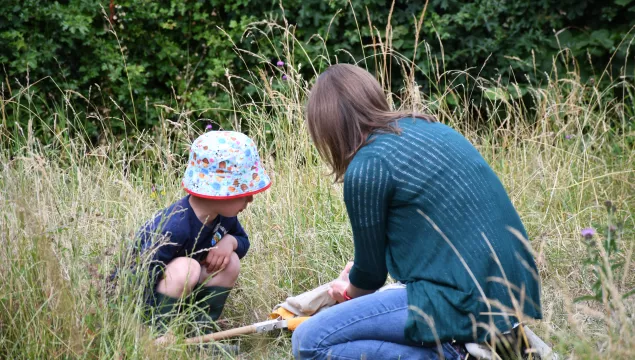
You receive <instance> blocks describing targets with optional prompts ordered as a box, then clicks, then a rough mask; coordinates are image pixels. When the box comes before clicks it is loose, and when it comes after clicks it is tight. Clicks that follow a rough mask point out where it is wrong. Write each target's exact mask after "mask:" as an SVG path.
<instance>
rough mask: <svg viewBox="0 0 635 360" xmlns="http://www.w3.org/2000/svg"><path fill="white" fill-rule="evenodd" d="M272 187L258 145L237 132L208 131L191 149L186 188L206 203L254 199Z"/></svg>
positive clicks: (186, 173)
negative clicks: (261, 160)
mask: <svg viewBox="0 0 635 360" xmlns="http://www.w3.org/2000/svg"><path fill="white" fill-rule="evenodd" d="M269 186H271V179H269V176H268V175H267V172H266V171H265V169H264V167H263V166H262V163H261V162H260V156H258V150H257V149H256V144H255V143H254V141H253V140H251V139H250V138H249V137H248V136H247V135H245V134H242V133H239V132H235V131H209V132H206V133H205V134H203V135H201V136H199V137H198V138H197V139H196V140H195V141H194V143H193V144H192V146H191V147H190V159H189V161H188V165H187V169H185V176H184V178H183V188H184V189H185V191H187V192H188V193H190V194H192V195H194V196H198V197H202V198H207V199H217V200H222V199H231V198H238V197H243V196H249V195H254V194H257V193H259V192H262V191H265V190H267V189H268V188H269Z"/></svg>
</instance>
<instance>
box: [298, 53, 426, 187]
mask: <svg viewBox="0 0 635 360" xmlns="http://www.w3.org/2000/svg"><path fill="white" fill-rule="evenodd" d="M306 114H307V125H308V128H309V133H310V134H311V139H312V140H313V143H314V144H315V146H316V147H317V150H318V152H319V153H320V156H321V157H322V158H323V159H324V160H325V161H326V162H327V163H328V164H329V165H330V166H331V169H332V171H333V174H335V181H336V182H337V181H341V180H342V178H343V176H344V173H345V172H346V168H347V167H348V164H350V162H351V160H352V159H353V157H354V156H355V154H356V153H357V151H358V150H359V149H360V148H361V147H363V146H364V145H366V141H367V138H368V136H369V135H370V134H372V133H393V134H399V133H400V129H399V127H398V126H397V120H399V119H401V118H407V117H417V118H421V119H425V120H428V121H435V120H434V118H433V117H432V116H427V115H422V114H415V113H412V112H405V111H402V112H398V111H392V110H390V107H389V106H388V101H387V100H386V95H385V94H384V91H383V90H382V88H381V85H379V82H377V80H376V79H375V78H374V77H373V76H372V75H371V74H370V73H369V72H368V71H366V70H364V69H362V68H360V67H358V66H355V65H349V64H336V65H331V66H329V67H328V68H327V69H326V70H325V71H324V72H323V73H322V74H320V76H318V78H317V81H316V82H315V85H313V88H312V89H311V92H310V94H309V101H308V104H307V109H306Z"/></svg>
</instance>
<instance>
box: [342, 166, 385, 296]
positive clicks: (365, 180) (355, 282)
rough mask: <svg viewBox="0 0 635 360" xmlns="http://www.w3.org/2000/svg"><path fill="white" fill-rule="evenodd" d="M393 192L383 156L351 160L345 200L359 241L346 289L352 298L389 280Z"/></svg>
mask: <svg viewBox="0 0 635 360" xmlns="http://www.w3.org/2000/svg"><path fill="white" fill-rule="evenodd" d="M391 194H392V178H391V175H390V170H389V168H388V166H386V164H384V161H383V160H382V159H381V158H377V157H368V156H367V157H364V158H359V159H358V158H356V159H354V161H352V162H351V164H350V165H349V168H348V169H347V171H346V174H345V176H344V202H345V203H346V210H347V211H348V216H349V219H350V221H351V227H352V229H353V242H354V244H355V262H354V264H353V265H352V267H351V270H350V275H349V279H350V285H349V288H348V289H347V292H346V294H347V295H348V296H350V297H351V298H352V297H357V296H362V295H365V294H368V293H370V292H374V291H375V290H377V289H379V288H380V287H381V286H382V285H384V283H385V282H386V278H387V276H388V270H387V268H386V242H387V237H386V222H387V217H388V207H389V204H390V197H391ZM349 292H350V294H349Z"/></svg>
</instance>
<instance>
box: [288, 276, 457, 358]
mask: <svg viewBox="0 0 635 360" xmlns="http://www.w3.org/2000/svg"><path fill="white" fill-rule="evenodd" d="M407 297H408V296H407V294H406V289H403V288H402V289H391V290H386V291H382V292H376V293H373V294H370V295H366V296H362V297H359V298H356V299H353V300H349V301H346V302H344V303H341V304H338V305H335V306H333V307H331V308H329V309H326V310H324V311H321V312H319V313H318V314H316V315H314V316H313V317H311V318H310V319H309V320H307V321H305V322H304V323H302V324H301V325H300V326H299V327H298V328H297V329H296V330H295V332H294V333H293V338H292V343H293V355H294V356H295V358H296V359H303V360H304V359H332V360H339V359H346V360H348V359H350V360H359V359H368V360H373V359H380V360H387V359H408V360H409V359H422V360H428V359H444V358H445V359H447V360H458V359H460V356H459V354H458V352H457V351H456V350H455V349H454V348H453V347H452V345H450V344H449V343H445V344H442V346H441V349H439V348H438V347H423V346H420V345H417V344H415V343H413V342H411V341H409V340H408V339H406V337H405V336H404V328H405V325H406V318H407V316H408V299H407ZM439 350H441V352H442V355H440V354H439Z"/></svg>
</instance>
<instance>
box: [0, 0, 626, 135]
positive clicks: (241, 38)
mask: <svg viewBox="0 0 635 360" xmlns="http://www.w3.org/2000/svg"><path fill="white" fill-rule="evenodd" d="M6 1H7V0H5V2H6ZM9 1H10V2H11V3H10V4H8V5H6V6H3V10H4V11H3V12H2V14H0V48H2V49H3V51H2V52H1V53H0V63H2V66H3V70H4V79H3V80H4V81H3V82H2V83H3V84H2V87H1V90H2V96H3V97H4V98H5V99H9V98H12V97H16V96H23V95H24V94H22V93H20V89H24V88H25V87H27V85H29V84H31V83H34V82H35V81H37V80H42V79H44V80H42V81H40V82H39V83H38V84H37V85H36V86H33V87H31V88H30V90H32V91H33V92H32V93H31V94H26V95H28V96H33V97H35V98H37V100H38V101H35V102H29V103H33V104H37V106H39V107H41V108H43V109H46V108H48V107H52V106H53V105H52V104H51V102H50V101H49V99H50V98H51V96H52V95H51V94H52V93H54V92H59V91H60V89H62V90H64V91H66V90H72V91H73V92H74V93H72V94H75V95H72V96H80V95H81V97H83V98H85V99H86V100H87V101H86V104H89V103H90V104H100V105H99V106H98V107H93V108H89V106H88V105H86V108H85V109H76V110H77V111H87V112H95V113H97V114H102V115H105V116H95V117H93V118H91V119H93V120H92V122H87V123H82V124H78V126H79V127H80V128H81V129H82V131H84V132H85V133H86V134H88V135H89V136H92V137H94V138H96V137H97V135H99V134H100V132H101V131H102V130H103V129H104V128H105V127H104V126H102V125H101V124H100V121H103V119H104V118H107V120H108V122H109V126H108V127H107V128H109V129H113V131H115V132H117V131H119V133H124V131H125V130H124V129H126V128H129V126H126V125H134V127H136V128H137V129H148V128H151V127H152V126H154V125H156V124H157V121H158V119H159V118H160V117H159V116H157V113H160V112H168V113H169V114H170V116H172V117H173V120H175V121H176V120H179V119H180V118H181V116H182V115H183V114H184V113H186V114H189V112H190V111H193V113H192V114H193V115H191V117H193V118H197V119H212V120H213V122H215V123H217V124H218V125H222V126H228V124H230V123H235V122H237V121H240V119H239V115H237V114H235V113H232V111H231V110H232V109H233V104H234V103H235V99H233V98H232V96H230V95H229V94H230V93H235V94H236V93H237V94H240V95H241V96H244V97H249V96H256V95H255V93H256V89H255V88H253V86H252V85H250V83H252V82H253V81H250V78H253V77H261V76H266V77H270V78H273V77H279V76H281V75H282V74H281V73H282V72H284V71H286V70H289V69H287V68H276V66H275V64H276V62H277V60H278V59H287V57H289V58H296V59H303V60H302V61H301V62H302V63H304V64H305V65H306V64H307V63H311V64H312V66H304V67H303V68H302V69H298V67H299V66H298V64H295V63H292V64H289V65H288V66H290V67H293V69H294V70H295V71H300V75H302V76H303V77H304V78H305V79H310V78H311V77H312V76H314V75H315V72H319V71H320V70H321V69H323V68H324V67H325V66H326V65H327V64H328V63H329V62H335V61H341V62H351V61H358V62H359V63H360V64H363V66H366V67H367V68H369V69H370V70H373V71H377V73H382V74H386V73H387V74H389V75H390V79H386V84H387V85H386V86H390V87H392V89H393V90H397V89H399V88H401V87H403V86H404V81H403V68H404V60H406V59H408V60H412V59H413V58H414V61H415V64H416V66H417V67H418V68H419V69H420V70H421V71H418V72H417V75H416V77H415V79H416V80H417V82H418V83H419V84H421V85H422V87H423V91H426V92H428V93H430V94H434V93H441V92H443V91H444V90H445V89H443V88H436V87H435V86H436V84H438V83H439V81H438V79H443V78H445V77H446V76H447V75H448V73H449V71H450V70H462V69H471V70H470V71H467V72H465V73H463V74H464V76H461V77H459V78H458V79H451V80H449V79H448V80H447V84H446V85H445V86H447V87H452V86H457V85H460V84H463V85H467V86H474V84H470V76H473V75H476V74H479V75H480V76H481V77H484V78H493V79H500V82H501V84H502V86H501V89H503V90H500V89H493V90H492V89H488V90H487V91H486V92H485V96H488V97H490V98H492V97H493V98H496V97H499V96H503V97H509V96H511V97H519V96H523V95H525V87H524V86H525V85H523V84H528V83H533V84H540V83H541V82H542V81H543V79H545V78H546V77H545V76H544V73H543V71H545V70H549V69H552V61H553V56H554V55H557V54H558V53H559V52H561V50H562V49H565V48H568V49H570V51H569V52H563V53H562V54H561V56H560V60H561V61H560V65H561V69H562V71H568V70H569V69H568V68H567V66H574V67H579V73H580V74H581V75H582V78H583V79H582V81H586V80H587V79H590V78H591V77H594V80H595V78H597V81H599V80H600V78H601V74H602V73H603V70H604V67H605V66H606V65H607V64H609V63H611V64H614V65H615V64H617V65H620V66H621V64H626V65H628V67H629V68H628V69H626V68H621V67H620V66H614V67H611V68H609V69H608V70H609V71H608V72H607V74H608V76H606V77H610V76H614V75H616V74H621V75H625V78H626V79H627V80H632V78H633V63H635V62H633V61H631V62H630V63H628V62H626V61H625V57H626V54H627V49H628V47H629V46H630V43H631V42H632V40H633V35H632V33H629V31H630V30H631V28H630V22H629V19H630V18H632V16H633V15H635V2H634V1H633V0H612V1H609V2H608V3H602V4H599V3H597V2H593V1H573V0H566V1H562V2H556V3H554V2H551V1H546V0H540V1H534V2H518V1H503V0H477V1H473V2H469V3H465V2H462V1H458V0H432V1H430V2H429V4H428V7H427V11H426V14H425V18H424V21H423V25H422V28H421V31H420V35H419V36H418V37H417V36H416V35H415V32H416V28H417V26H416V24H417V23H418V20H419V18H420V16H421V14H422V11H423V9H424V4H423V3H422V2H419V1H403V2H398V3H395V4H392V3H391V2H389V1H378V0H368V1H360V0H353V1H350V2H349V1H345V0H331V1H328V2H326V1H322V0H303V1H299V0H284V1H282V3H278V2H277V1H274V0H269V1H262V2H255V1H247V0H233V1H229V2H228V1H220V0H212V1H185V0H170V1H162V2H156V1H150V0H134V1H133V0H102V1H100V2H95V1H90V0H59V1H54V2H42V1H38V0H24V1H17V0H9ZM258 21H261V22H260V23H258ZM254 23H256V25H253V24H254ZM285 23H288V24H290V25H292V28H293V30H294V34H293V35H294V37H295V38H296V39H298V40H299V42H298V43H297V44H288V43H285V41H286V40H288V38H285V37H284V35H283V32H282V31H278V32H276V28H275V24H278V25H282V28H284V29H286V28H287V26H285ZM250 24H252V25H251V26H250ZM389 24H390V28H389V27H388V25H389ZM554 32H555V33H554ZM275 34H277V35H279V36H272V35H275ZM316 34H319V37H318V36H316ZM416 39H418V42H419V43H418V44H416V43H415V40H416ZM238 48H239V49H241V50H240V51H238V50H237V49H238ZM417 48H418V49H417ZM415 49H417V50H416V55H415ZM389 50H394V51H396V52H398V53H399V54H401V56H397V55H395V56H392V57H391V56H389V57H388V59H389V60H388V61H384V55H383V53H385V52H386V51H389ZM252 52H253V53H258V54H260V56H252V55H251V54H252ZM288 52H293V54H289V53H288ZM289 55H294V56H289ZM612 56H613V57H614V58H613V60H612V61H611V62H610V61H609V60H610V59H611V57H612ZM573 58H577V59H583V62H582V63H573V64H572V60H571V59H573ZM400 59H401V60H400ZM263 62H268V66H266V67H263V66H262V63H263ZM393 65H394V66H393ZM381 66H386V67H388V69H392V71H390V70H388V71H386V69H379V70H378V69H377V67H381ZM257 68H260V69H263V68H265V69H267V70H266V71H267V73H258V72H257V70H256V69H257ZM49 76H50V79H48V78H46V77H49ZM427 79H433V80H434V81H426V80H427ZM510 80H513V81H516V82H518V83H520V84H521V86H520V87H519V88H518V89H517V91H509V89H508V88H506V86H507V85H506V84H507V83H508V82H509V81H510ZM450 82H452V83H451V84H450ZM441 83H443V82H441ZM432 84H434V85H432ZM229 90H231V91H229ZM501 91H502V93H501ZM77 94H79V95H77ZM69 96H71V95H69ZM446 99H448V101H450V102H451V101H452V98H451V97H446ZM450 105H451V104H450ZM125 114H129V115H128V116H126V115H125ZM130 114H131V115H130ZM19 118H20V119H21V120H20V123H22V125H23V127H24V124H26V123H27V122H28V120H29V112H28V111H24V112H23V114H22V116H19ZM100 119H101V120H100ZM17 125H18V124H8V125H7V127H9V129H8V131H15V129H16V126H17ZM38 126H40V127H42V126H46V127H54V126H57V124H38ZM117 129H118V130H117ZM35 131H36V132H38V129H37V126H36V129H35Z"/></svg>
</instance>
